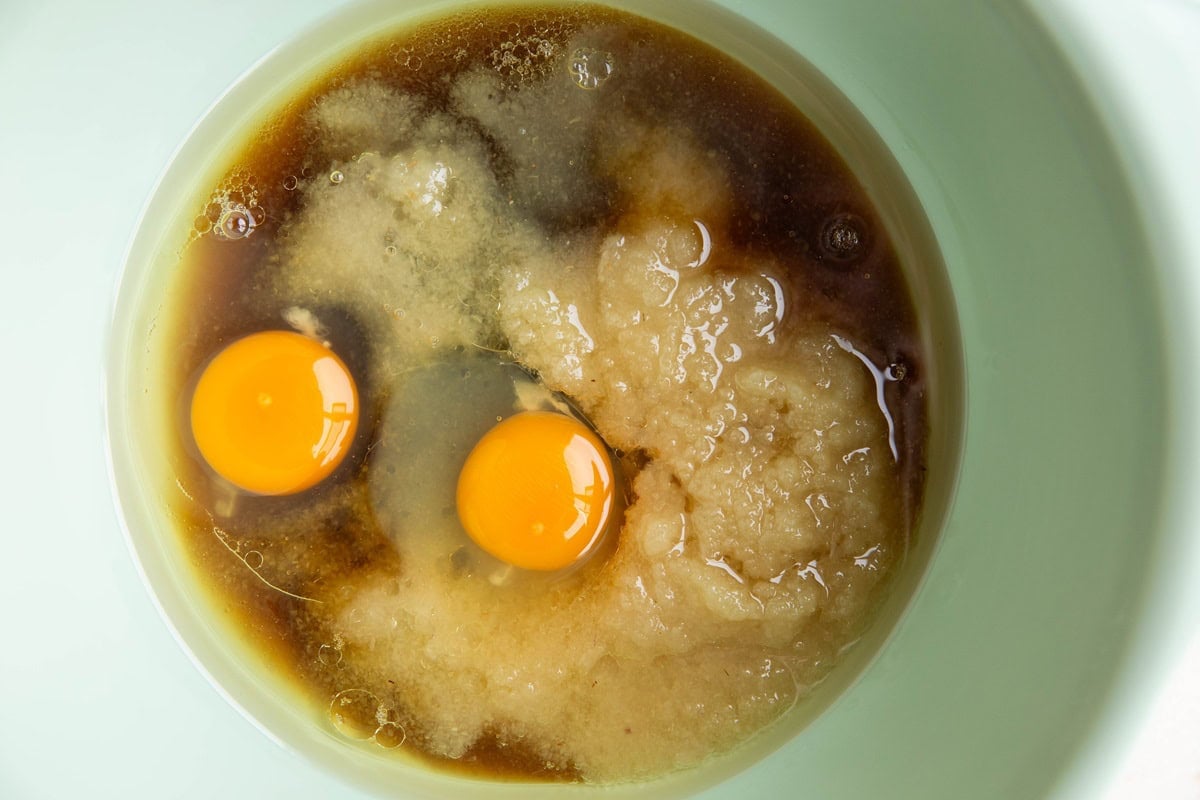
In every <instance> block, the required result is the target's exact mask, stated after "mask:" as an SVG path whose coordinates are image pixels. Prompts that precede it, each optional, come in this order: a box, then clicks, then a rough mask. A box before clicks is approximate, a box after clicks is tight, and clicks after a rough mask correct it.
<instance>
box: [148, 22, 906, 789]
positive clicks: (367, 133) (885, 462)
mask: <svg viewBox="0 0 1200 800" xmlns="http://www.w3.org/2000/svg"><path fill="white" fill-rule="evenodd" d="M198 212H199V213H198V215H197V219H196V221H195V226H194V230H193V232H192V235H191V240H190V241H189V243H188V245H187V247H186V249H185V250H184V252H183V255H182V263H181V267H180V271H179V277H178V279H177V281H176V286H175V297H176V298H177V299H176V301H175V304H174V308H173V312H172V314H173V320H172V325H173V330H174V334H173V335H174V336H175V338H176V339H177V340H178V346H177V347H176V348H175V349H173V350H172V361H171V365H170V367H169V370H168V371H169V374H170V376H171V377H170V379H169V380H170V382H171V383H172V385H173V386H174V387H175V389H174V390H173V393H172V396H173V397H175V398H177V401H178V405H179V408H180V409H181V411H180V413H179V415H178V419H179V425H178V429H177V430H176V431H175V432H174V433H173V438H174V441H175V442H176V445H177V449H178V456H179V457H178V460H179V463H180V474H179V487H180V494H179V498H178V501H177V508H176V512H177V515H178V518H179V519H180V534H181V535H182V536H183V537H184V540H185V542H186V544H187V547H188V550H189V552H190V553H191V555H192V558H193V560H194V564H195V566H196V568H197V570H198V571H199V572H200V573H201V574H202V575H203V577H204V581H205V582H206V583H207V584H208V585H209V586H210V587H211V588H212V592H213V594H214V596H215V597H216V598H218V600H217V603H215V606H214V607H215V608H218V609H220V610H219V611H217V612H215V613H220V614H223V615H225V616H226V617H227V618H228V619H229V621H230V622H232V623H233V624H234V625H235V626H236V627H237V628H238V629H239V630H240V631H241V634H242V635H243V636H244V637H245V638H246V639H248V640H249V641H250V642H251V643H252V645H253V646H254V647H256V648H259V649H260V650H261V651H262V652H263V653H265V654H266V655H267V656H268V657H269V658H270V659H272V660H273V662H274V663H275V664H276V665H277V672H278V673H279V675H280V676H281V678H280V679H281V680H289V681H294V682H296V683H297V684H298V685H300V686H302V687H304V691H305V693H306V695H307V696H309V697H311V700H312V704H313V709H314V712H313V714H314V724H315V725H322V726H330V727H332V728H333V729H335V730H337V731H338V732H339V733H340V735H342V736H344V737H346V738H347V739H349V740H354V741H358V742H361V743H362V746H364V747H369V748H374V749H381V750H395V751H397V752H401V753H408V754H411V755H414V756H417V757H420V758H423V759H427V760H431V761H433V762H436V763H439V764H442V765H445V766H447V767H449V768H456V769H466V770H470V771H473V772H477V773H479V774H482V775H487V776H497V775H505V776H519V777H523V778H538V779H547V780H582V781H588V782H600V783H603V782H621V781H629V780H639V779H645V778H649V777H653V776H657V775H660V774H663V773H666V772H669V771H672V770H676V769H680V768H684V767H688V766H691V765H695V764H697V763H699V762H701V761H703V760H704V759H705V758H707V757H708V756H710V755H712V754H714V753H719V752H724V751H726V750H728V749H730V748H732V747H734V746H735V745H737V744H738V743H739V742H742V741H744V740H746V739H747V738H749V737H750V736H752V735H753V734H754V733H755V732H757V731H759V730H761V729H762V728H764V727H765V726H767V725H769V724H771V723H772V722H774V721H776V720H778V719H779V718H780V717H781V716H782V715H784V714H786V713H787V712H788V711H789V710H790V709H791V708H792V707H793V706H794V705H795V704H796V703H797V701H798V700H800V699H801V698H803V697H804V696H805V695H806V694H807V693H809V692H810V691H811V690H812V688H813V687H814V686H815V685H816V684H817V683H819V682H820V681H821V680H822V679H823V678H824V677H825V676H826V675H827V674H828V671H829V670H830V669H831V668H832V667H833V666H834V664H835V663H836V661H837V660H838V657H839V655H840V654H841V653H842V652H843V650H844V649H845V648H847V647H849V646H850V645H852V644H853V642H854V641H855V640H856V638H857V637H858V636H859V635H860V634H861V633H862V631H863V630H864V628H865V626H866V625H867V624H868V622H869V619H870V614H871V611H872V609H873V608H874V607H876V606H877V604H878V602H879V597H880V593H881V590H882V588H883V587H884V585H885V583H886V579H887V577H888V575H889V573H890V572H892V571H893V570H894V569H896V567H897V566H898V564H899V563H900V562H901V561H902V559H903V556H904V552H905V549H906V546H907V542H908V537H909V536H910V532H911V531H912V530H913V526H914V521H915V519H916V516H917V513H918V510H919V507H920V501H921V493H922V481H923V447H924V442H925V436H926V432H925V431H926V420H925V387H924V378H923V368H922V358H923V356H922V353H921V351H920V348H919V343H918V339H917V336H916V332H915V331H916V325H915V320H914V313H913V309H912V307H911V303H910V300H909V297H908V293H907V289H906V287H905V284H904V280H903V278H902V275H901V271H900V265H899V264H898V263H897V258H896V255H895V253H894V251H893V249H892V247H891V245H890V243H889V241H888V238H887V235H886V232H885V231H884V229H883V227H882V225H881V223H880V222H879V219H878V216H877V214H876V212H875V211H874V210H873V208H872V206H871V204H870V201H869V199H868V198H867V197H866V195H865V194H864V193H863V191H862V190H861V188H860V187H859V186H858V184H857V182H856V181H855V179H854V177H853V175H851V174H850V172H849V171H848V169H847V168H846V166H845V165H844V164H843V163H842V161H841V160H840V159H839V157H838V156H837V154H836V153H835V152H834V150H833V149H832V147H831V146H830V145H829V144H828V143H827V142H826V141H825V140H824V139H823V138H822V137H821V136H820V134H819V133H818V132H817V131H816V130H815V129H814V128H813V127H812V125H811V124H810V123H809V122H808V121H807V120H806V119H805V117H804V116H803V115H802V114H801V113H800V112H799V111H798V110H796V109H795V108H793V107H791V106H790V105H788V104H787V103H786V101H784V100H783V99H782V98H781V97H780V96H779V95H778V94H776V93H775V92H774V91H773V90H772V89H771V88H770V87H768V86H767V85H765V84H764V83H763V82H762V81H761V80H760V79H758V78H757V77H756V76H755V75H754V74H753V73H751V72H749V71H748V70H746V69H745V68H743V67H741V66H740V65H738V64H737V63H735V62H733V61H732V60H730V59H729V58H727V57H725V56H723V55H721V54H720V53H718V52H716V51H714V50H712V49H711V48H709V47H707V46H706V45H703V44H702V43H700V42H698V41H696V40H694V39H691V38H689V37H687V36H685V35H683V34H680V33H678V32H675V31H672V30H670V29H667V28H664V27H661V26H659V25H657V24H655V23H652V22H649V21H646V20H643V19H639V18H636V17H633V16H630V15H627V14H624V13H618V12H615V11H611V10H605V9H601V8H598V7H589V6H570V7H569V8H568V7H564V8H555V7H537V8H512V9H493V10H478V11H470V12H462V13H459V14H457V15H452V16H448V17H446V18H444V19H441V20H437V21H432V22H428V23H424V24H422V25H420V26H418V27H416V28H414V29H410V30H405V31H400V32H397V33H395V34H394V35H391V36H389V37H386V38H384V39H382V40H379V41H377V42H374V43H372V44H370V45H369V46H366V47H364V49H363V50H362V52H360V53H358V54H356V55H355V56H354V57H352V58H350V59H348V60H347V61H345V62H344V63H343V64H342V65H340V66H339V67H338V68H337V69H335V70H333V71H331V72H329V73H328V74H325V75H322V76H319V77H317V78H316V79H315V80H314V81H313V82H312V83H311V84H310V85H309V86H308V87H307V88H306V89H305V90H304V91H302V92H299V93H298V94H297V95H296V96H294V97H291V98H288V99H287V102H286V105H285V106H283V107H282V110H281V111H280V112H279V113H278V114H277V115H276V116H275V117H274V118H273V119H272V121H271V122H270V124H269V125H267V126H266V127H265V128H264V129H262V130H260V131H258V132H256V133H255V134H254V135H253V136H252V137H250V138H248V140H247V142H246V145H245V148H244V150H243V151H242V152H240V153H239V154H237V155H236V157H235V158H234V159H233V160H232V161H231V166H230V168H229V170H228V173H227V175H226V177H225V179H224V181H223V182H222V183H221V184H220V185H219V186H217V187H215V188H213V189H212V191H211V194H210V195H209V196H208V197H207V199H206V201H205V202H202V203H201V204H200V208H199V209H198Z"/></svg>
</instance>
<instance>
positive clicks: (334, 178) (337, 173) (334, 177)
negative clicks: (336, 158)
mask: <svg viewBox="0 0 1200 800" xmlns="http://www.w3.org/2000/svg"><path fill="white" fill-rule="evenodd" d="M344 180H346V176H345V174H343V173H342V171H341V170H340V169H335V170H334V171H333V172H331V173H329V182H330V183H332V184H335V185H336V184H339V183H341V182H342V181H344Z"/></svg>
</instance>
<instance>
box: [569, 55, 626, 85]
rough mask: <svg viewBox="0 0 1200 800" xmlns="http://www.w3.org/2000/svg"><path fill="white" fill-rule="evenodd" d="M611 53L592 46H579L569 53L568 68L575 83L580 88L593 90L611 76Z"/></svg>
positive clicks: (612, 68)
mask: <svg viewBox="0 0 1200 800" xmlns="http://www.w3.org/2000/svg"><path fill="white" fill-rule="evenodd" d="M615 66H616V65H615V63H614V61H613V57H612V53H606V52H604V51H603V50H597V49H595V48H592V47H581V48H579V49H578V50H576V51H575V52H574V53H572V54H571V60H570V61H569V62H568V69H570V71H571V77H572V78H574V79H575V85H576V86H578V87H579V88H580V89H586V90H589V91H591V90H593V89H599V88H600V86H601V85H602V84H603V83H604V82H605V81H607V80H608V79H609V78H610V77H612V74H613V70H614V69H615Z"/></svg>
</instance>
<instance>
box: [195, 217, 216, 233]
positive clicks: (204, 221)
mask: <svg viewBox="0 0 1200 800" xmlns="http://www.w3.org/2000/svg"><path fill="white" fill-rule="evenodd" d="M192 227H193V228H195V229H196V233H208V232H209V231H211V230H212V222H211V221H210V220H209V219H208V217H206V216H204V215H203V214H201V215H200V216H198V217H196V219H195V220H193V221H192Z"/></svg>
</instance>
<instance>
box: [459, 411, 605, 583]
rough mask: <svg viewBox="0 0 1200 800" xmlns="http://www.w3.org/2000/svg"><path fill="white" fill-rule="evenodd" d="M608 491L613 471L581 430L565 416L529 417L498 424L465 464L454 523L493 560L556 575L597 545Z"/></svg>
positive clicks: (597, 446)
mask: <svg viewBox="0 0 1200 800" xmlns="http://www.w3.org/2000/svg"><path fill="white" fill-rule="evenodd" d="M613 491H614V486H613V470H612V463H611V462H610V461H609V458H608V453H607V451H606V450H605V448H604V444H603V443H602V442H601V441H600V439H599V438H597V437H596V435H595V434H594V433H592V432H591V431H590V430H589V429H588V428H587V426H585V425H583V424H582V423H580V422H579V421H578V420H576V419H574V418H573V417H570V416H567V415H565V414H557V413H554V412H547V411H527V412H523V413H520V414H516V415H514V416H511V417H509V418H508V419H506V420H504V421H502V422H500V423H498V424H497V425H496V426H495V427H494V428H492V429H491V430H490V431H488V432H487V433H486V434H484V436H483V438H481V439H480V440H479V442H478V444H476V445H475V448H474V449H473V450H472V451H471V454H470V455H469V456H467V460H466V463H465V464H464V465H463V469H462V472H461V473H459V478H458V498H457V499H458V517H459V520H460V521H461V522H462V524H463V528H465V529H466V531H467V533H468V534H469V535H470V536H471V538H472V539H474V540H475V543H476V544H478V545H479V546H480V547H482V548H483V549H484V550H486V551H487V552H489V553H491V554H492V555H493V556H495V557H496V558H499V559H500V560H502V561H505V562H507V563H509V564H512V565H513V566H517V567H521V568H523V569H530V570H543V571H550V570H557V569H562V568H564V567H568V566H570V565H572V564H574V563H575V562H576V561H578V560H579V559H580V558H582V557H583V556H584V555H585V554H587V553H588V552H589V551H590V550H591V549H592V548H593V546H594V545H595V544H596V543H597V542H599V540H600V538H601V535H602V534H603V533H604V530H605V527H606V525H607V522H608V517H609V514H610V513H611V511H612V507H613Z"/></svg>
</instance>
